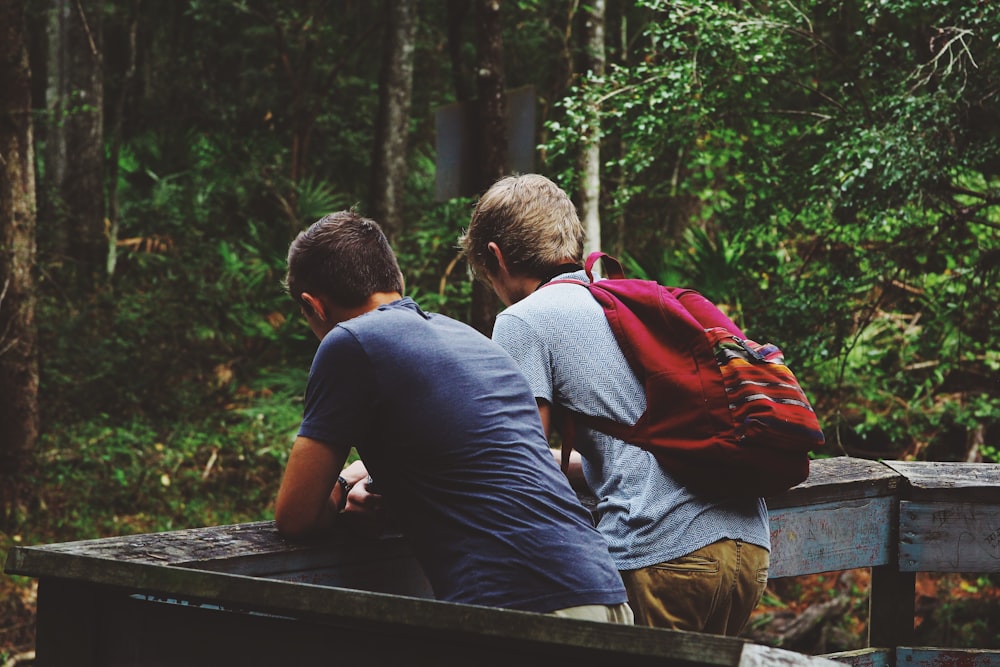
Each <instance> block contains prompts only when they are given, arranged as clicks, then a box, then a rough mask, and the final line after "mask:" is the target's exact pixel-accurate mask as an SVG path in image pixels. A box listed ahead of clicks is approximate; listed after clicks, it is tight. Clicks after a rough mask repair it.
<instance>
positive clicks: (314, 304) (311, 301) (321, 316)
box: [302, 292, 327, 322]
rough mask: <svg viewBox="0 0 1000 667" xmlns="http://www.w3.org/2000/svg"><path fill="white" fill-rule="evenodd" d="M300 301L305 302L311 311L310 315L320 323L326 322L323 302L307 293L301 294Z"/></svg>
mask: <svg viewBox="0 0 1000 667" xmlns="http://www.w3.org/2000/svg"><path fill="white" fill-rule="evenodd" d="M302 300H303V301H304V302H305V304H306V306H307V307H308V308H309V309H310V310H311V311H312V314H313V315H315V316H316V318H317V319H318V320H319V321H320V322H326V318H327V312H326V306H324V305H323V302H322V301H321V300H319V299H318V298H316V297H314V296H313V295H312V294H310V293H309V292H303V293H302Z"/></svg>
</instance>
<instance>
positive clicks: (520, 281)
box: [461, 174, 770, 635]
mask: <svg viewBox="0 0 1000 667" xmlns="http://www.w3.org/2000/svg"><path fill="white" fill-rule="evenodd" d="M583 240H584V230H583V227H582V225H581V224H580V220H579V218H578V216H577V213H576V209H575V207H574V206H573V203H572V202H571V201H570V199H569V197H568V196H567V195H566V193H565V192H563V191H562V190H561V189H560V188H559V187H558V186H556V185H555V184H554V183H552V182H551V181H550V180H548V179H547V178H545V177H543V176H539V175H534V174H529V175H524V176H518V177H508V178H504V179H501V180H500V181H498V182H497V183H495V184H494V185H493V186H492V187H491V188H490V189H489V190H488V191H487V192H486V193H485V194H484V195H483V196H482V197H481V198H480V200H479V202H478V204H477V206H476V209H475V211H474V213H473V215H472V220H471V222H470V225H469V229H468V230H467V232H466V233H465V235H464V236H463V237H462V239H461V244H462V247H463V249H464V250H465V252H466V255H467V258H468V261H469V263H470V265H471V266H472V268H473V270H474V272H475V273H476V274H477V275H478V276H479V277H480V278H482V279H484V280H486V281H488V282H489V283H490V285H492V287H493V289H494V291H495V292H496V293H497V295H498V296H499V297H500V300H501V301H503V303H504V304H505V305H506V306H508V308H507V309H506V310H504V311H503V312H502V313H500V315H499V316H498V317H497V321H496V324H495V326H494V330H493V339H494V340H495V341H496V342H497V343H499V344H500V345H501V346H502V347H503V348H504V349H506V350H507V351H508V352H509V353H510V354H511V356H512V357H513V358H514V359H515V360H516V362H517V364H518V366H519V367H520V368H521V371H522V372H523V373H524V375H525V376H526V377H527V379H528V383H529V385H530V387H531V393H532V395H533V396H534V397H535V400H536V401H537V405H538V411H539V414H540V416H541V419H542V423H543V425H544V428H545V431H546V434H548V432H549V431H550V428H551V427H552V426H554V424H553V411H554V410H555V409H557V408H566V409H568V410H571V411H573V412H577V413H582V414H588V415H594V416H598V417H604V418H609V419H612V420H615V421H618V422H623V423H628V424H633V423H635V422H636V420H637V419H638V418H639V417H640V416H641V415H642V413H643V411H644V410H645V407H646V402H645V401H646V399H645V394H644V391H643V387H642V384H641V383H640V382H639V381H638V380H637V379H636V377H635V375H634V373H633V372H632V370H631V369H630V368H629V365H628V362H627V361H626V359H625V357H624V355H623V354H622V352H621V348H620V347H619V346H618V343H617V341H616V339H615V337H614V334H613V333H612V331H611V328H610V326H609V325H608V323H607V320H606V318H605V315H604V312H603V310H602V308H601V306H600V305H599V304H598V303H597V302H596V301H595V300H594V299H593V297H591V295H590V292H589V291H588V290H587V289H586V288H584V287H582V286H579V285H574V284H567V283H562V284H556V285H550V286H547V287H544V288H542V287H543V286H544V285H545V284H546V283H548V282H549V281H551V280H553V279H557V278H573V279H576V280H581V281H586V280H587V277H586V274H585V273H584V271H583V270H582V262H583ZM575 430H576V433H575V438H574V442H573V446H574V449H575V450H576V451H574V452H573V459H572V460H571V465H570V470H569V471H568V474H569V475H570V478H571V479H573V480H574V483H575V484H585V485H586V486H587V487H589V489H590V490H591V491H592V492H593V493H594V494H595V495H596V496H597V498H598V506H597V514H598V517H599V520H598V529H599V530H600V531H601V534H602V535H604V537H605V539H606V540H607V542H608V545H609V547H610V550H611V555H612V557H613V558H614V560H615V563H616V565H617V567H618V569H619V570H620V571H621V575H622V578H623V580H624V582H625V586H626V588H627V590H628V596H629V604H630V606H631V607H632V609H633V611H634V612H635V619H636V622H637V623H641V624H644V625H652V626H656V627H667V628H674V629H679V630H692V631H698V632H710V633H716V634H729V635H735V634H738V633H739V632H740V630H741V629H742V628H743V626H744V625H745V623H746V621H747V620H748V619H749V616H750V612H751V611H752V610H753V608H754V606H755V605H756V604H757V602H758V600H759V599H760V597H761V595H762V594H763V592H764V588H765V586H766V583H767V568H768V564H769V549H770V534H769V528H768V519H767V509H766V507H765V505H764V501H763V499H753V500H730V501H724V502H719V501H714V500H712V499H708V498H704V497H700V496H699V495H697V494H695V493H693V492H692V491H690V490H689V489H687V488H686V487H684V486H683V485H682V484H680V483H679V482H678V481H677V480H675V479H674V478H673V477H671V476H670V474H668V473H667V472H665V471H664V470H663V469H662V468H661V467H660V466H659V464H658V463H657V462H656V460H655V458H654V457H653V455H652V454H650V453H649V452H647V451H645V450H643V449H640V448H639V447H637V446H633V445H630V444H629V443H626V442H623V441H621V440H618V439H616V438H613V437H611V436H609V435H607V434H604V433H601V432H599V431H595V430H592V429H589V428H586V427H584V426H583V425H582V424H581V425H578V426H577V428H576V429H575ZM581 455H582V456H581Z"/></svg>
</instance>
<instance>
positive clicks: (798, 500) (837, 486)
mask: <svg viewBox="0 0 1000 667" xmlns="http://www.w3.org/2000/svg"><path fill="white" fill-rule="evenodd" d="M899 483H900V476H899V474H898V473H897V472H895V471H894V470H892V469H891V468H888V467H887V466H885V465H884V464H882V463H880V462H878V461H869V460H867V459H857V458H853V457H849V456H838V457H834V458H828V459H817V460H815V461H812V462H810V464H809V478H808V479H806V481H804V482H802V483H801V484H799V485H798V486H796V487H794V488H792V489H789V490H788V491H786V492H784V493H782V494H779V495H776V496H770V497H768V498H767V506H768V508H769V509H779V508H784V507H801V506H803V505H813V504H816V503H826V502H833V501H836V500H841V499H844V500H849V499H852V498H872V497H877V496H890V495H894V494H895V493H896V489H897V488H898V485H899Z"/></svg>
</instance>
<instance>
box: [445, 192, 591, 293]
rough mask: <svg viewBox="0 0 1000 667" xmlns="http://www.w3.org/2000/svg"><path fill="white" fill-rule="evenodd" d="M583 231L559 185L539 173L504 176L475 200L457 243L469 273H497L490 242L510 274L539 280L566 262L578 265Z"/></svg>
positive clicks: (480, 275) (581, 259) (574, 209)
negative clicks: (469, 269) (472, 209)
mask: <svg viewBox="0 0 1000 667" xmlns="http://www.w3.org/2000/svg"><path fill="white" fill-rule="evenodd" d="M583 240H584V230H583V225H582V224H580V218H579V216H578V215H577V213H576V207H575V206H574V205H573V202H572V201H571V200H570V198H569V196H568V195H567V194H566V193H565V192H564V191H563V190H562V188H560V187H559V186H558V185H556V184H555V183H553V182H552V181H550V180H549V179H547V178H545V177H544V176H541V175H539V174H524V175H521V176H507V177H505V178H501V179H500V180H499V181H497V182H496V183H494V184H493V186H492V187H490V189H489V190H487V191H486V193H485V194H483V196H482V197H480V198H479V202H478V203H477V204H476V208H475V210H474V211H473V213H472V219H471V221H470V222H469V228H468V229H467V230H466V232H465V234H463V235H462V237H461V238H460V239H459V244H460V245H461V247H462V249H463V250H464V251H465V253H466V256H467V258H468V261H469V266H470V268H471V269H472V271H473V272H474V273H475V274H476V275H477V276H478V277H480V278H481V277H483V272H486V273H495V272H496V271H497V269H498V264H497V259H496V257H495V256H494V255H493V253H491V252H490V251H489V248H488V246H489V243H490V242H494V243H496V244H497V245H498V246H499V247H500V250H501V251H502V252H503V256H504V260H505V263H506V264H507V268H508V270H510V271H511V273H514V274H517V275H526V276H532V277H539V278H541V277H543V276H545V275H546V274H547V273H549V272H550V271H551V270H552V269H553V268H555V267H557V266H559V265H561V264H566V263H582V261H583Z"/></svg>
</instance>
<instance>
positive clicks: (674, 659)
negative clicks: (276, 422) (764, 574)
mask: <svg viewBox="0 0 1000 667" xmlns="http://www.w3.org/2000/svg"><path fill="white" fill-rule="evenodd" d="M768 505H769V509H770V512H771V530H772V542H773V551H772V561H771V576H772V577H784V576H792V575H798V574H808V573H815V572H827V571H838V570H844V569H852V568H856V567H870V568H872V573H873V580H872V594H871V618H870V624H869V625H870V641H869V643H870V645H871V646H872V648H871V649H867V650H864V651H855V652H851V653H849V654H838V655H835V656H830V657H832V658H835V659H836V660H839V661H841V662H848V663H851V664H853V665H857V666H859V667H860V666H866V667H867V666H869V665H870V666H872V667H881V666H882V665H885V666H886V667H893V666H895V665H899V666H900V667H902V665H904V664H912V663H917V662H919V663H921V665H927V666H928V667H934V666H941V667H944V666H946V665H948V666H950V665H955V664H957V663H959V662H961V663H962V664H963V665H964V664H966V662H967V664H969V665H970V666H974V667H1000V652H994V651H975V652H974V651H953V650H948V651H945V650H937V649H933V648H931V649H920V650H917V649H913V648H908V647H909V645H910V644H911V643H912V633H913V616H914V609H913V600H914V589H913V585H914V576H915V572H918V571H935V572H952V571H971V572H998V571H1000V557H998V554H1000V538H998V536H1000V466H991V465H972V466H966V465H964V464H922V463H895V462H894V463H891V464H882V463H877V462H872V461H865V460H860V459H850V458H838V459H827V460H823V461H816V462H814V463H813V468H812V473H811V475H810V478H809V479H808V480H807V481H806V482H805V483H803V484H802V485H800V486H799V487H796V488H795V489H792V490H791V491H789V492H787V493H786V494H782V495H781V496H780V497H775V498H771V499H769V500H768ZM956 568H961V569H956ZM6 571H7V573H9V574H21V575H28V576H33V577H37V578H38V579H39V598H38V635H37V647H36V649H37V655H38V664H39V665H161V664H162V665H167V664H171V665H174V664H185V665H218V664H241V665H264V664H267V665H274V664H290V665H291V664H295V665H310V664H333V663H342V662H348V661H350V662H355V661H359V660H360V661H363V663H362V664H364V665H366V666H368V665H458V664H461V665H494V664H496V665H499V664H504V665H511V664H513V665H517V666H518V667H522V666H524V667H527V666H531V665H546V666H547V667H548V666H552V665H562V664H574V665H595V666H596V665H602V666H607V665H619V664H620V665H683V666H692V667H693V666H695V665H706V666H707V665H718V666H726V667H735V666H741V667H745V666H749V665H777V664H781V665H813V664H815V665H821V664H824V663H825V661H824V660H823V659H822V658H819V657H808V656H803V655H800V654H796V653H791V652H788V651H782V650H779V649H773V648H768V647H763V646H758V645H754V644H751V643H748V642H746V641H743V640H740V639H735V638H725V637H717V636H711V635H702V634H697V633H685V632H673V631H667V630H653V629H649V628H639V627H625V626H614V625H609V624H603V623H590V622H586V621H575V620H571V619H562V618H554V617H550V616H546V615H542V614H532V613H527V612H517V611H510V610H503V609H493V608H487V607H475V606H468V605H458V604H451V603H445V602H438V601H435V600H433V599H431V596H430V589H429V587H428V585H427V582H426V580H425V579H424V577H423V573H422V571H421V569H420V567H419V565H417V563H416V561H415V560H414V559H413V558H412V557H411V555H410V553H409V551H408V549H407V547H406V544H405V542H404V541H403V540H402V539H401V538H399V537H398V536H391V535H390V536H385V537H383V538H381V539H378V540H359V539H357V538H351V539H347V538H346V537H343V536H341V537H337V536H334V537H331V539H329V540H328V541H325V542H317V543H312V544H301V543H290V542H287V541H285V540H283V539H282V538H281V537H280V536H279V535H278V534H277V532H276V531H275V529H274V526H273V523H271V522H264V523H253V524H241V525H236V526H221V527H213V528H203V529H194V530H183V531H174V532H169V533H161V534H150V535H136V536H129V537H116V538H108V539H101V540H88V541H81V542H71V543H62V544H52V545H45V546H32V547H16V548H14V549H13V550H12V551H11V552H10V554H9V557H8V561H7V565H6ZM959 658H961V659H959Z"/></svg>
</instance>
